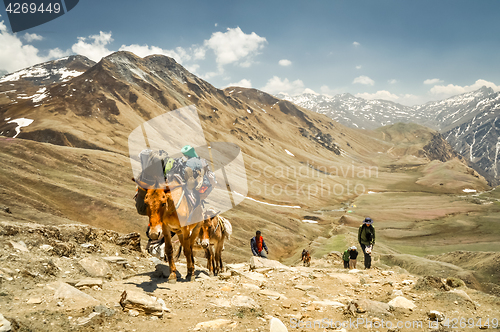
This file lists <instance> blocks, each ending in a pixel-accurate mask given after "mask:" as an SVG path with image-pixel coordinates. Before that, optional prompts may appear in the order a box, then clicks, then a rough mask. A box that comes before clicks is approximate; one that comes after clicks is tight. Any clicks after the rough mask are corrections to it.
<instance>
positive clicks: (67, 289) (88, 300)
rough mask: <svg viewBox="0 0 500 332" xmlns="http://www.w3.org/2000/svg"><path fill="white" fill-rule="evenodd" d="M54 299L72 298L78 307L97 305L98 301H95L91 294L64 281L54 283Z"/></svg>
mask: <svg viewBox="0 0 500 332" xmlns="http://www.w3.org/2000/svg"><path fill="white" fill-rule="evenodd" d="M54 299H56V300H57V299H64V300H67V299H71V300H74V301H75V303H76V304H77V306H79V307H82V308H84V307H87V306H90V305H97V304H99V301H97V300H96V299H95V298H93V297H92V296H90V295H88V294H85V293H84V292H82V291H80V290H78V289H76V288H75V287H73V286H70V285H68V284H67V283H65V282H61V283H59V284H58V285H56V291H55V293H54Z"/></svg>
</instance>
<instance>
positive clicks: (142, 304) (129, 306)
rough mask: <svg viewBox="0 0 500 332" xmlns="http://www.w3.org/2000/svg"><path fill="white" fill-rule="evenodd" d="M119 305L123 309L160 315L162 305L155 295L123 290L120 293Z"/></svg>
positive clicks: (161, 313)
mask: <svg viewBox="0 0 500 332" xmlns="http://www.w3.org/2000/svg"><path fill="white" fill-rule="evenodd" d="M120 305H121V306H122V308H123V310H136V311H138V312H139V313H144V314H147V315H154V316H159V317H161V316H162V315H163V306H162V304H161V303H160V302H158V300H157V299H156V298H155V297H152V296H149V295H147V294H144V293H142V292H136V291H124V292H123V293H122V295H121V299H120Z"/></svg>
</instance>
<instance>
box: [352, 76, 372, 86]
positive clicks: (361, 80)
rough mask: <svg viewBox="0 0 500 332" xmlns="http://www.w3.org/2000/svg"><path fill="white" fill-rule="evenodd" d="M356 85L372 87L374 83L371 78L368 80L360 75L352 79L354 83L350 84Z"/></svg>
mask: <svg viewBox="0 0 500 332" xmlns="http://www.w3.org/2000/svg"><path fill="white" fill-rule="evenodd" d="M356 83H359V84H364V85H374V84H375V81H374V80H372V79H371V78H369V77H368V76H364V75H361V76H358V77H356V78H355V79H354V81H352V84H356Z"/></svg>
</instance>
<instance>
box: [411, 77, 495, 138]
mask: <svg viewBox="0 0 500 332" xmlns="http://www.w3.org/2000/svg"><path fill="white" fill-rule="evenodd" d="M498 96H499V94H498V93H495V92H494V91H493V89H492V88H487V87H485V86H483V87H482V88H480V89H479V90H476V91H472V92H467V93H463V94H460V95H457V96H453V97H450V98H447V99H444V100H440V101H432V102H428V103H426V104H424V105H418V106H414V107H413V110H414V115H415V116H414V119H415V120H414V121H415V122H418V123H420V124H423V125H425V126H427V127H430V128H433V129H437V130H440V131H441V132H445V131H448V130H451V129H453V128H455V127H457V126H460V125H461V124H462V123H465V122H468V121H469V120H471V119H473V118H474V117H476V116H477V115H478V114H481V113H483V112H488V111H489V110H490V109H491V108H492V107H493V108H495V107H498ZM495 105H496V106H495Z"/></svg>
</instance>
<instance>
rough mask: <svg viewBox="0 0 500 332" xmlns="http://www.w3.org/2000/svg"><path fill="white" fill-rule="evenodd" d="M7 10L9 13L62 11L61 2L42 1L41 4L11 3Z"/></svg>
mask: <svg viewBox="0 0 500 332" xmlns="http://www.w3.org/2000/svg"><path fill="white" fill-rule="evenodd" d="M5 11H6V12H8V13H9V14H28V13H30V14H35V13H54V14H59V12H60V11H61V4H60V3H58V2H56V3H51V2H49V3H47V4H44V3H41V4H40V5H38V4H36V3H34V2H32V3H26V2H24V3H19V2H14V3H9V5H8V6H7V8H5Z"/></svg>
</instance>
